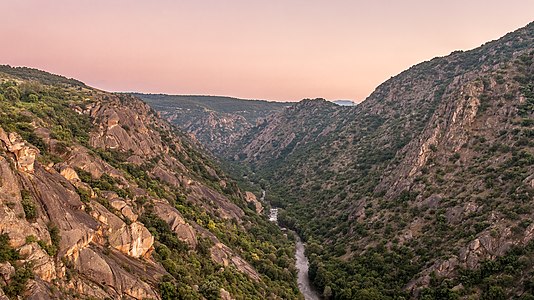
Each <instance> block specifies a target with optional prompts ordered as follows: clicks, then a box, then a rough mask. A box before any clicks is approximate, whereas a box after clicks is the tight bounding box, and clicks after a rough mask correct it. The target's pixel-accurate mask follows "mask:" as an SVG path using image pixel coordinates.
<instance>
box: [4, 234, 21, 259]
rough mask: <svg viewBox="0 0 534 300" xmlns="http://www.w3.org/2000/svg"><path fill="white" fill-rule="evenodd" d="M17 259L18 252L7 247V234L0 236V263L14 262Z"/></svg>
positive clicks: (9, 246)
mask: <svg viewBox="0 0 534 300" xmlns="http://www.w3.org/2000/svg"><path fill="white" fill-rule="evenodd" d="M19 258H20V255H19V253H18V251H17V250H15V249H13V248H12V247H11V245H9V235H8V234H7V233H2V234H0V263H3V262H6V261H9V262H14V261H16V260H17V259H19Z"/></svg>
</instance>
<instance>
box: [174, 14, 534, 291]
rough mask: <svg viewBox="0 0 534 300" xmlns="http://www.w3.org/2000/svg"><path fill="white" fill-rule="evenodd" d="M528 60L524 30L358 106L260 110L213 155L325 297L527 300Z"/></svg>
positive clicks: (415, 74)
mask: <svg viewBox="0 0 534 300" xmlns="http://www.w3.org/2000/svg"><path fill="white" fill-rule="evenodd" d="M533 56H534V25H533V24H532V23H531V24H529V25H527V26H526V27H524V28H521V29H519V30H517V31H515V32H512V33H509V34H507V35H506V36H504V37H502V38H501V39H498V40H495V41H491V42H488V43H486V44H484V45H482V46H481V47H478V48H475V49H473V50H469V51H456V52H453V53H451V54H450V55H448V56H444V57H438V58H434V59H432V60H430V61H426V62H422V63H420V64H417V65H415V66H413V67H411V68H410V69H408V70H406V71H404V72H401V73H400V74H398V75H396V76H394V77H392V78H391V79H390V80H388V81H386V82H384V83H383V84H381V85H380V86H378V87H377V88H376V89H375V91H374V92H373V93H372V94H371V95H370V96H369V97H368V98H367V99H366V100H365V101H363V102H362V103H360V104H358V105H356V106H338V105H335V104H333V103H331V102H328V101H325V100H323V99H305V100H302V101H300V102H299V103H296V104H294V105H291V106H289V107H284V108H282V109H280V110H277V111H264V112H263V115H262V116H261V117H260V118H258V119H257V120H256V124H255V126H250V127H248V128H247V129H246V130H244V131H243V130H240V131H239V135H234V136H235V137H236V138H235V139H234V140H233V141H232V142H231V143H228V144H221V143H219V144H216V145H212V146H211V147H214V146H215V147H217V148H216V150H214V152H215V153H217V156H218V157H219V159H220V161H221V163H222V165H223V166H225V167H224V168H225V170H227V172H229V173H230V174H231V176H232V177H233V178H236V179H237V180H238V182H239V184H240V185H242V186H252V187H253V188H252V189H255V190H256V191H257V193H258V194H259V193H260V190H261V188H263V189H266V190H268V191H269V192H268V193H267V196H266V197H265V201H264V204H268V203H270V204H271V205H272V206H273V207H276V208H277V210H276V212H275V211H272V213H270V214H269V213H268V212H266V216H268V215H270V218H271V219H274V218H277V220H278V221H279V223H280V225H281V226H283V227H286V228H288V229H291V230H294V231H296V232H297V233H298V234H299V235H300V236H301V237H302V239H303V240H305V241H306V245H307V247H306V249H307V250H306V253H307V254H308V258H309V263H310V267H309V277H310V280H311V282H312V283H313V285H314V286H315V287H316V288H317V289H318V290H319V291H320V293H321V294H322V295H324V296H325V298H332V299H401V298H402V299H411V298H414V299H458V298H462V299H469V298H475V299H479V298H480V299H509V298H514V297H516V298H518V299H519V298H521V299H523V298H525V299H528V297H530V296H531V295H534V291H532V290H531V289H530V287H529V282H531V281H530V280H531V278H532V273H531V269H530V268H531V264H530V263H529V262H528V261H529V259H530V258H531V257H534V252H532V251H531V249H532V248H531V247H532V246H531V245H532V238H533V237H534V236H533V235H532V230H533V226H534V224H532V222H531V219H532V216H534V210H533V207H534V206H533V205H534V202H533V201H534V196H533V195H534V181H533V180H534V160H533V158H534V148H533V147H534V144H533V139H532V130H534V128H533V126H534V125H533V123H532V119H533V118H534V115H533V114H534V106H533V104H532V103H534V102H533V101H534V100H533V99H534V96H533V95H534V94H533V90H532V89H533V86H534V82H533V75H532V74H534V72H533V66H534V65H533ZM173 105H174V107H179V106H180V101H176V102H175V103H174V104H173ZM218 125H220V126H221V127H224V123H218ZM177 126H180V125H179V124H177ZM183 129H184V130H186V131H187V128H185V127H184V128H183ZM226 129H228V130H229V131H232V129H231V127H228V128H226ZM189 132H190V133H191V134H194V135H195V136H196V138H197V139H199V140H202V139H205V138H206V137H203V133H202V132H198V131H196V132H193V131H189ZM243 178H244V180H243ZM254 186H255V187H254ZM260 186H261V188H260ZM399 297H400V298H399Z"/></svg>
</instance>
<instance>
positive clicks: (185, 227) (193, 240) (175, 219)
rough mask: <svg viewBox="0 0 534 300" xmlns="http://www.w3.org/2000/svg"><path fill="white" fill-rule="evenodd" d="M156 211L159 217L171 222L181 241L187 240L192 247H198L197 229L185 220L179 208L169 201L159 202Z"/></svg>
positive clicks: (171, 226)
mask: <svg viewBox="0 0 534 300" xmlns="http://www.w3.org/2000/svg"><path fill="white" fill-rule="evenodd" d="M154 212H155V213H156V214H157V215H158V217H160V218H161V219H162V220H164V221H165V222H167V224H169V226H170V228H171V230H172V231H174V233H176V236H177V237H178V238H179V239H180V240H181V241H184V242H186V243H187V244H188V245H189V246H190V247H191V248H192V249H194V248H196V246H197V237H196V233H195V230H194V229H193V227H192V226H191V225H189V224H187V223H186V222H185V220H184V218H183V217H182V215H181V214H180V212H178V210H176V209H175V208H174V207H171V206H170V205H169V204H167V203H164V202H157V203H155V205H154Z"/></svg>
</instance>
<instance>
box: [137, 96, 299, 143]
mask: <svg viewBox="0 0 534 300" xmlns="http://www.w3.org/2000/svg"><path fill="white" fill-rule="evenodd" d="M133 95H135V96H137V97H139V98H141V99H142V100H143V101H145V102H146V103H148V104H149V105H150V106H152V107H153V108H154V109H155V110H157V111H158V112H159V113H160V114H161V116H162V117H163V118H165V119H167V120H168V121H169V122H171V123H173V124H175V125H176V126H178V127H179V128H181V129H182V130H184V131H186V132H188V133H191V134H193V135H194V136H195V138H196V139H198V140H199V141H200V142H201V143H202V144H204V145H205V146H206V147H207V148H208V149H210V150H212V151H213V152H215V153H218V151H219V149H222V148H225V147H227V146H229V145H232V144H233V143H234V141H236V140H237V139H239V138H240V137H241V136H242V135H243V134H244V133H246V132H248V130H249V129H250V128H252V127H253V126H255V125H256V123H257V122H259V121H260V120H261V119H263V118H265V117H267V116H268V115H270V114H272V113H274V112H278V111H281V110H283V109H284V107H286V106H289V105H291V104H292V103H286V102H274V101H264V100H244V99H237V98H230V97H218V96H180V95H164V94H133Z"/></svg>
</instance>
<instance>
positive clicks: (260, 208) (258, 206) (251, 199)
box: [245, 191, 263, 214]
mask: <svg viewBox="0 0 534 300" xmlns="http://www.w3.org/2000/svg"><path fill="white" fill-rule="evenodd" d="M245 200H246V201H247V202H248V203H252V204H254V207H255V208H256V212H257V213H258V214H261V213H262V212H263V205H262V204H261V202H260V201H258V199H257V198H256V195H254V194H253V193H251V192H248V191H247V192H245Z"/></svg>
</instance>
